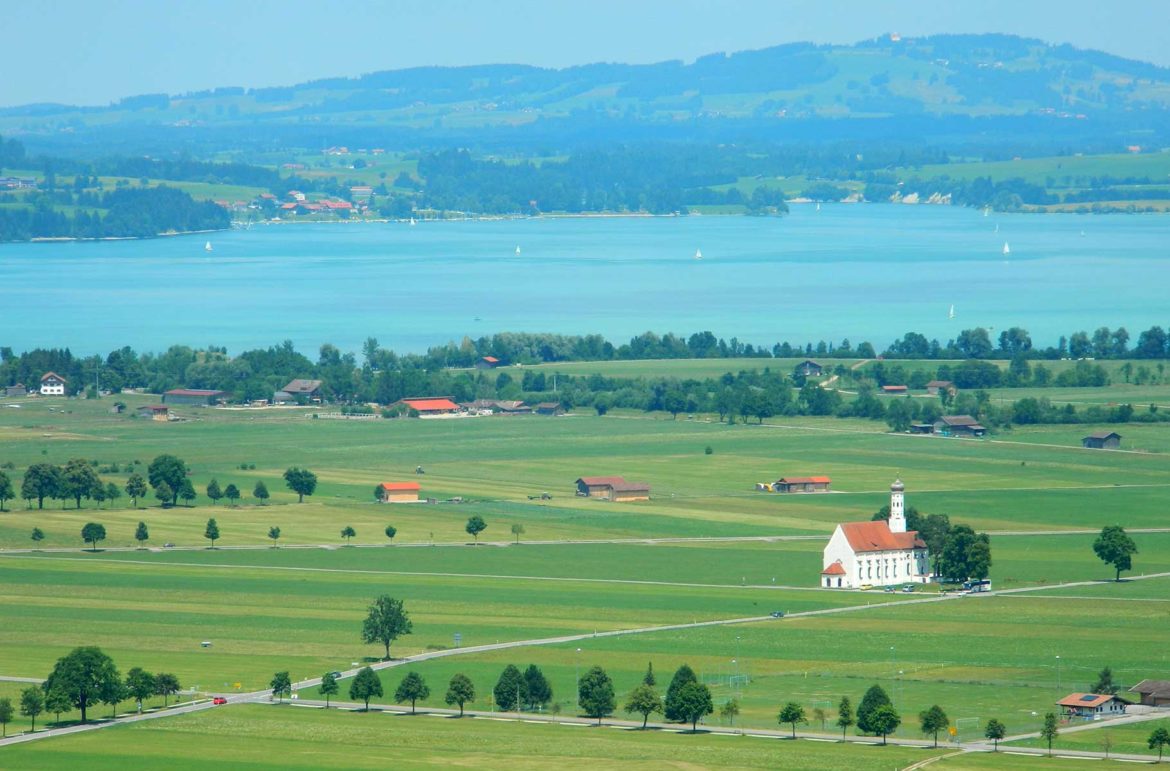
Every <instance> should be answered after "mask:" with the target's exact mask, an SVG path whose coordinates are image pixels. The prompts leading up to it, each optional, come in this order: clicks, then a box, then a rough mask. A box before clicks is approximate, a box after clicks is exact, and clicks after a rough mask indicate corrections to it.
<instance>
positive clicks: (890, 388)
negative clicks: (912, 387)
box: [882, 385, 909, 395]
mask: <svg viewBox="0 0 1170 771" xmlns="http://www.w3.org/2000/svg"><path fill="white" fill-rule="evenodd" d="M908 391H909V389H908V388H906V386H904V385H884V386H882V393H884V394H895V395H896V394H905V393H907V392H908Z"/></svg>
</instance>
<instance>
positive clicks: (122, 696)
mask: <svg viewBox="0 0 1170 771" xmlns="http://www.w3.org/2000/svg"><path fill="white" fill-rule="evenodd" d="M129 694H130V692H129V691H128V690H126V683H124V682H123V681H122V679H121V678H120V677H115V678H113V679H111V680H108V681H107V682H106V683H105V684H104V685H103V687H102V689H101V692H100V693H99V694H98V698H99V699H101V702H102V704H106V705H108V706H109V708H110V719H111V720H113V719H114V718H116V717H117V716H118V705H119V704H121V703H122V702H124V701H126V698H127V697H128V696H129Z"/></svg>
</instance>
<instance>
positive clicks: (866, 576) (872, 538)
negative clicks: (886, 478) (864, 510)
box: [820, 479, 930, 589]
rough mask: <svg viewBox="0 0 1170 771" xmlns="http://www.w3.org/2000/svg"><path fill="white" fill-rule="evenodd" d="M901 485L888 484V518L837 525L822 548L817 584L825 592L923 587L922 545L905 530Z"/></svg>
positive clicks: (924, 562)
mask: <svg viewBox="0 0 1170 771" xmlns="http://www.w3.org/2000/svg"><path fill="white" fill-rule="evenodd" d="M905 489H906V487H905V485H903V484H902V481H901V480H900V479H899V480H895V481H894V483H893V484H892V485H890V519H889V521H885V520H880V519H879V520H875V521H870V522H845V523H842V524H840V525H837V529H836V530H834V531H833V536H832V537H831V538H830V539H829V545H828V546H826V547H825V551H824V555H823V562H822V564H823V565H824V568H823V569H822V570H821V578H820V585H821V586H823V587H825V588H829V589H857V588H858V587H861V586H866V585H872V586H896V585H900V584H908V583H921V584H924V583H926V582H927V581H928V580H929V579H930V570H929V567H928V564H929V562H928V560H927V550H926V543H925V542H924V541H923V540H922V539H921V538H919V537H918V533H917V532H915V531H913V530H910V531H907V530H906V513H905V500H904V497H905V496H904V493H905Z"/></svg>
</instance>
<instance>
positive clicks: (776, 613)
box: [771, 610, 784, 618]
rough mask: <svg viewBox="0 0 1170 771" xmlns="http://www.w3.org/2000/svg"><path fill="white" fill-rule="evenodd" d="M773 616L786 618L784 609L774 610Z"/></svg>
mask: <svg viewBox="0 0 1170 771" xmlns="http://www.w3.org/2000/svg"><path fill="white" fill-rule="evenodd" d="M771 616H772V618H784V611H782V610H774V611H772V613H771Z"/></svg>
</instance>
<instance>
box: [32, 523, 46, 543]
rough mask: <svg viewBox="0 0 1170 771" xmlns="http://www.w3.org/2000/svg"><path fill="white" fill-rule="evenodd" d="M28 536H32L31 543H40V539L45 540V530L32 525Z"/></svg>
mask: <svg viewBox="0 0 1170 771" xmlns="http://www.w3.org/2000/svg"><path fill="white" fill-rule="evenodd" d="M30 537H31V538H32V540H33V543H40V542H41V541H43V540H45V531H44V530H41V529H40V528H39V527H34V528H33V529H32V535H31V536H30Z"/></svg>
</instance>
